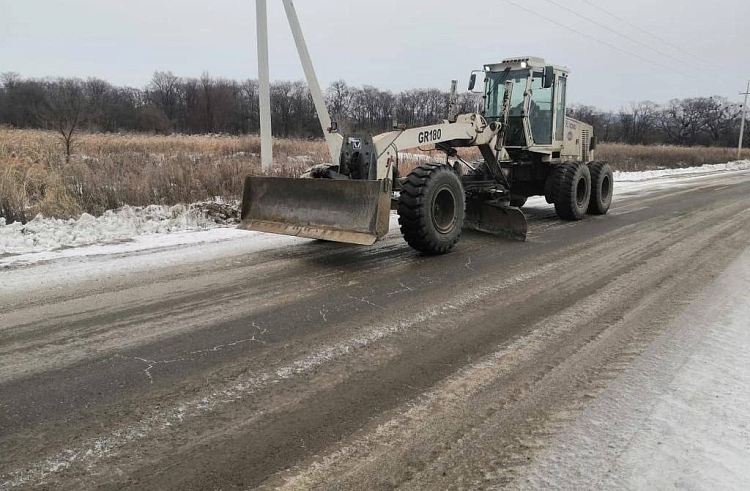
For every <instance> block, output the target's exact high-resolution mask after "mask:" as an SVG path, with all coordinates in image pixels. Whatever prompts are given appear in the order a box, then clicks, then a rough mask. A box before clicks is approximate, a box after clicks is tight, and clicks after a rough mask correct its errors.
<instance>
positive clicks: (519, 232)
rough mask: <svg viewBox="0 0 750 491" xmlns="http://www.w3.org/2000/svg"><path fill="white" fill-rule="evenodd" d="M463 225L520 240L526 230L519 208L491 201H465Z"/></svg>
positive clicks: (526, 226) (523, 217)
mask: <svg viewBox="0 0 750 491" xmlns="http://www.w3.org/2000/svg"><path fill="white" fill-rule="evenodd" d="M464 227H466V228H469V229H472V230H477V231H479V232H485V233H488V234H494V235H499V236H501V237H505V238H508V239H512V240H520V241H525V240H526V233H527V232H528V224H527V223H526V217H525V216H524V214H523V212H521V210H519V209H518V208H513V207H509V206H503V205H500V204H498V203H495V202H492V201H467V203H466V218H465V219H464Z"/></svg>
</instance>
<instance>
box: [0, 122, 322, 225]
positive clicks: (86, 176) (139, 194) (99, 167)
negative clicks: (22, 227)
mask: <svg viewBox="0 0 750 491" xmlns="http://www.w3.org/2000/svg"><path fill="white" fill-rule="evenodd" d="M259 153H260V140H259V139H258V138H257V137H255V136H243V137H231V136H223V135H202V136H182V135H177V136H151V135H131V134H86V135H80V136H79V137H78V138H77V139H76V141H75V147H74V153H73V156H72V158H71V160H70V162H67V163H66V162H65V158H64V154H63V149H62V145H61V143H60V141H59V140H58V138H57V137H56V136H55V134H53V133H49V132H43V131H33V130H12V129H7V128H0V217H5V218H6V219H7V221H8V222H10V221H14V220H21V221H25V220H29V219H31V218H33V217H34V216H36V214H37V213H42V214H44V215H45V216H53V217H60V218H67V217H72V216H76V215H77V214H79V213H80V212H82V211H85V212H88V213H92V214H100V213H102V212H103V211H104V210H107V209H114V208H117V207H120V206H122V205H124V204H129V205H135V206H137V205H148V204H165V205H171V204H175V203H192V202H195V201H200V200H205V199H210V198H212V197H215V196H222V197H224V198H229V199H234V198H238V197H239V196H240V194H241V193H242V185H243V181H244V178H245V176H247V175H257V174H260V157H259ZM326 155H327V154H326V146H325V143H324V142H322V141H321V142H318V141H313V142H309V141H303V140H276V141H275V142H274V157H275V162H276V166H275V168H274V172H273V173H274V174H275V175H283V176H298V175H299V174H300V173H301V172H302V171H304V170H305V169H306V168H307V167H309V166H310V165H311V164H315V163H321V162H323V161H325V160H326Z"/></svg>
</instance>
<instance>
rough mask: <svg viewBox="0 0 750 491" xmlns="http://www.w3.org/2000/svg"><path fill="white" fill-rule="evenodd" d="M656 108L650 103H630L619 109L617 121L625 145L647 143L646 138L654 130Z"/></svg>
mask: <svg viewBox="0 0 750 491" xmlns="http://www.w3.org/2000/svg"><path fill="white" fill-rule="evenodd" d="M657 110H658V106H657V105H656V104H654V103H653V102H651V101H643V102H639V103H632V104H631V105H630V107H629V108H627V109H626V108H622V109H620V113H619V119H620V125H621V126H622V133H623V138H624V139H625V141H626V142H627V143H632V144H638V143H647V142H648V138H647V136H648V135H649V133H650V132H651V130H652V129H653V128H654V123H655V120H656V115H657Z"/></svg>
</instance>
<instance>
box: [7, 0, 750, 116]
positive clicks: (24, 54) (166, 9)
mask: <svg viewBox="0 0 750 491" xmlns="http://www.w3.org/2000/svg"><path fill="white" fill-rule="evenodd" d="M507 1H512V2H514V3H516V4H518V5H520V6H523V7H524V8H527V9H530V10H532V11H534V12H535V13H536V14H538V15H542V16H545V17H547V18H549V19H553V20H554V21H555V22H557V23H559V24H561V25H556V24H553V23H550V22H548V21H546V20H543V19H541V18H539V17H537V16H536V15H535V14H534V13H530V12H528V11H524V10H522V9H520V8H518V7H517V6H514V5H511V4H510V3H507ZM507 1H506V0H472V1H466V2H461V1H450V2H448V1H438V0H431V1H430V0H412V1H407V0H378V1H365V0H339V1H333V0H297V2H296V3H295V5H296V7H297V11H298V14H299V17H300V21H301V23H302V28H303V30H304V32H305V35H306V37H307V42H308V45H309V47H310V52H311V54H312V57H313V61H314V63H315V67H316V70H317V72H318V76H319V78H320V80H321V82H322V84H323V85H324V86H325V85H327V84H328V82H330V81H331V80H335V79H341V78H343V79H345V80H347V81H348V82H349V83H351V84H354V85H362V84H370V85H374V86H377V87H379V88H383V89H391V90H396V91H397V90H401V89H408V88H417V87H438V88H442V89H448V88H449V85H450V80H451V79H452V78H458V79H459V81H460V82H459V83H460V86H462V87H463V86H465V84H466V82H467V79H468V75H469V72H470V71H471V70H472V69H475V68H481V67H482V65H483V64H484V63H489V62H495V61H500V60H501V59H502V58H506V57H511V56H519V55H534V56H540V57H543V58H545V59H546V60H547V61H548V62H551V63H555V64H561V65H566V66H568V67H570V68H571V69H572V74H571V81H570V89H569V90H570V99H571V100H572V102H578V103H583V104H592V105H597V106H599V107H602V108H607V109H617V108H618V107H620V106H622V105H627V104H628V103H630V102H631V101H640V100H646V99H648V100H653V101H655V102H664V101H667V100H669V99H671V98H675V97H678V98H683V97H691V96H699V95H722V96H725V97H729V98H730V99H732V100H735V101H736V100H739V96H738V92H739V91H740V89H741V88H743V85H744V83H745V81H746V80H747V79H748V78H750V49H749V48H750V29H748V19H750V1H748V0H713V1H709V2H695V1H685V0H627V1H623V0H588V1H587V0H535V1H533V2H530V1H528V0H507ZM551 1H554V2H555V3H557V4H560V5H563V6H565V7H567V8H568V9H570V10H572V11H573V12H574V13H571V12H569V11H566V10H564V9H562V8H560V7H559V6H555V5H553V4H552V3H551ZM268 3H269V5H268V9H269V29H270V38H271V39H270V43H271V78H272V79H302V78H303V74H302V70H301V68H300V65H299V61H298V58H297V54H296V51H295V50H294V45H293V41H292V38H291V33H290V31H289V27H288V25H287V24H286V18H285V17H284V9H283V6H282V4H281V1H280V0H268ZM592 3H593V4H595V5H597V6H599V7H601V8H603V9H604V10H606V11H607V12H611V13H613V14H615V15H617V16H618V17H620V18H622V19H625V20H626V21H627V22H629V23H631V24H633V25H635V26H638V27H640V28H642V29H643V30H644V31H646V32H647V33H650V34H653V35H654V36H657V37H658V38H661V39H663V40H664V41H666V42H667V43H669V44H665V43H663V42H661V41H657V40H656V39H655V38H654V37H650V36H649V35H647V34H646V33H645V32H642V31H638V30H636V29H634V28H633V27H630V26H628V25H627V24H625V23H623V22H621V21H619V20H616V19H614V18H612V17H611V16H608V15H607V13H605V12H602V11H601V10H597V9H596V8H595V7H594V6H593V5H592ZM576 13H577V14H581V15H583V16H586V17H589V18H591V19H593V20H595V21H596V22H598V23H600V24H602V25H604V26H607V27H609V28H610V29H613V30H615V31H618V32H621V33H623V34H625V35H626V36H628V37H630V38H633V39H634V40H635V42H634V41H631V40H628V39H625V38H624V37H622V36H618V35H617V34H615V33H613V32H611V31H609V30H607V29H606V28H603V27H601V26H598V25H596V24H593V23H591V22H588V21H587V20H584V19H582V18H581V17H578V16H576V15H575V14H576ZM571 29H575V30H577V31H580V32H581V33H584V34H586V35H588V36H591V37H593V38H596V39H598V40H601V41H603V42H604V43H607V44H609V45H611V46H607V45H604V44H600V43H597V42H595V41H593V40H592V39H589V38H587V37H584V36H583V35H581V34H578V33H576V32H573V31H572V30H571ZM638 43H641V44H638ZM670 44H671V45H674V46H678V47H680V48H681V50H680V49H675V47H673V46H670ZM612 46H614V47H612ZM616 48H619V49H620V50H622V51H618V49H616ZM255 50H256V46H255V2H254V0H211V1H205V0H201V1H196V0H179V1H178V0H121V1H117V2H114V1H108V0H96V1H95V0H66V1H59V0H56V1H52V0H47V1H44V0H0V72H4V71H14V72H18V73H20V74H21V75H23V76H26V77H44V76H80V77H87V76H96V77H100V78H104V79H106V80H108V81H110V82H112V83H115V84H124V85H131V86H136V87H142V86H144V85H145V84H147V83H148V81H149V79H150V78H151V75H152V73H153V72H154V71H155V70H171V71H172V72H174V73H175V74H176V75H180V76H193V77H197V76H200V74H201V73H202V72H203V71H208V72H209V73H210V74H211V75H213V76H222V77H229V78H235V79H243V78H256V77H257V58H256V51H255ZM654 50H656V51H659V52H661V53H658V52H656V51H654ZM683 50H684V51H683ZM623 51H624V52H623ZM625 52H627V53H625ZM686 52H689V53H690V55H689V54H686ZM628 53H631V54H633V55H636V56H632V55H631V54H628ZM691 55H694V56H691ZM639 57H640V58H639Z"/></svg>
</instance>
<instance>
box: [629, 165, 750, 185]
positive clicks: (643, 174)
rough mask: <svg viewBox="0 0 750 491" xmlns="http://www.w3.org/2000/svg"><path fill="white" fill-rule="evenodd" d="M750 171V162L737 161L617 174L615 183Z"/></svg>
mask: <svg viewBox="0 0 750 491" xmlns="http://www.w3.org/2000/svg"><path fill="white" fill-rule="evenodd" d="M748 169H750V160H737V161H735V162H727V163H726V164H706V165H702V166H700V167H685V168H682V169H661V170H645V171H639V172H619V171H618V172H615V173H614V178H615V182H636V181H650V180H652V179H660V178H664V177H672V176H686V175H691V174H710V173H714V172H726V171H737V170H748Z"/></svg>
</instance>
